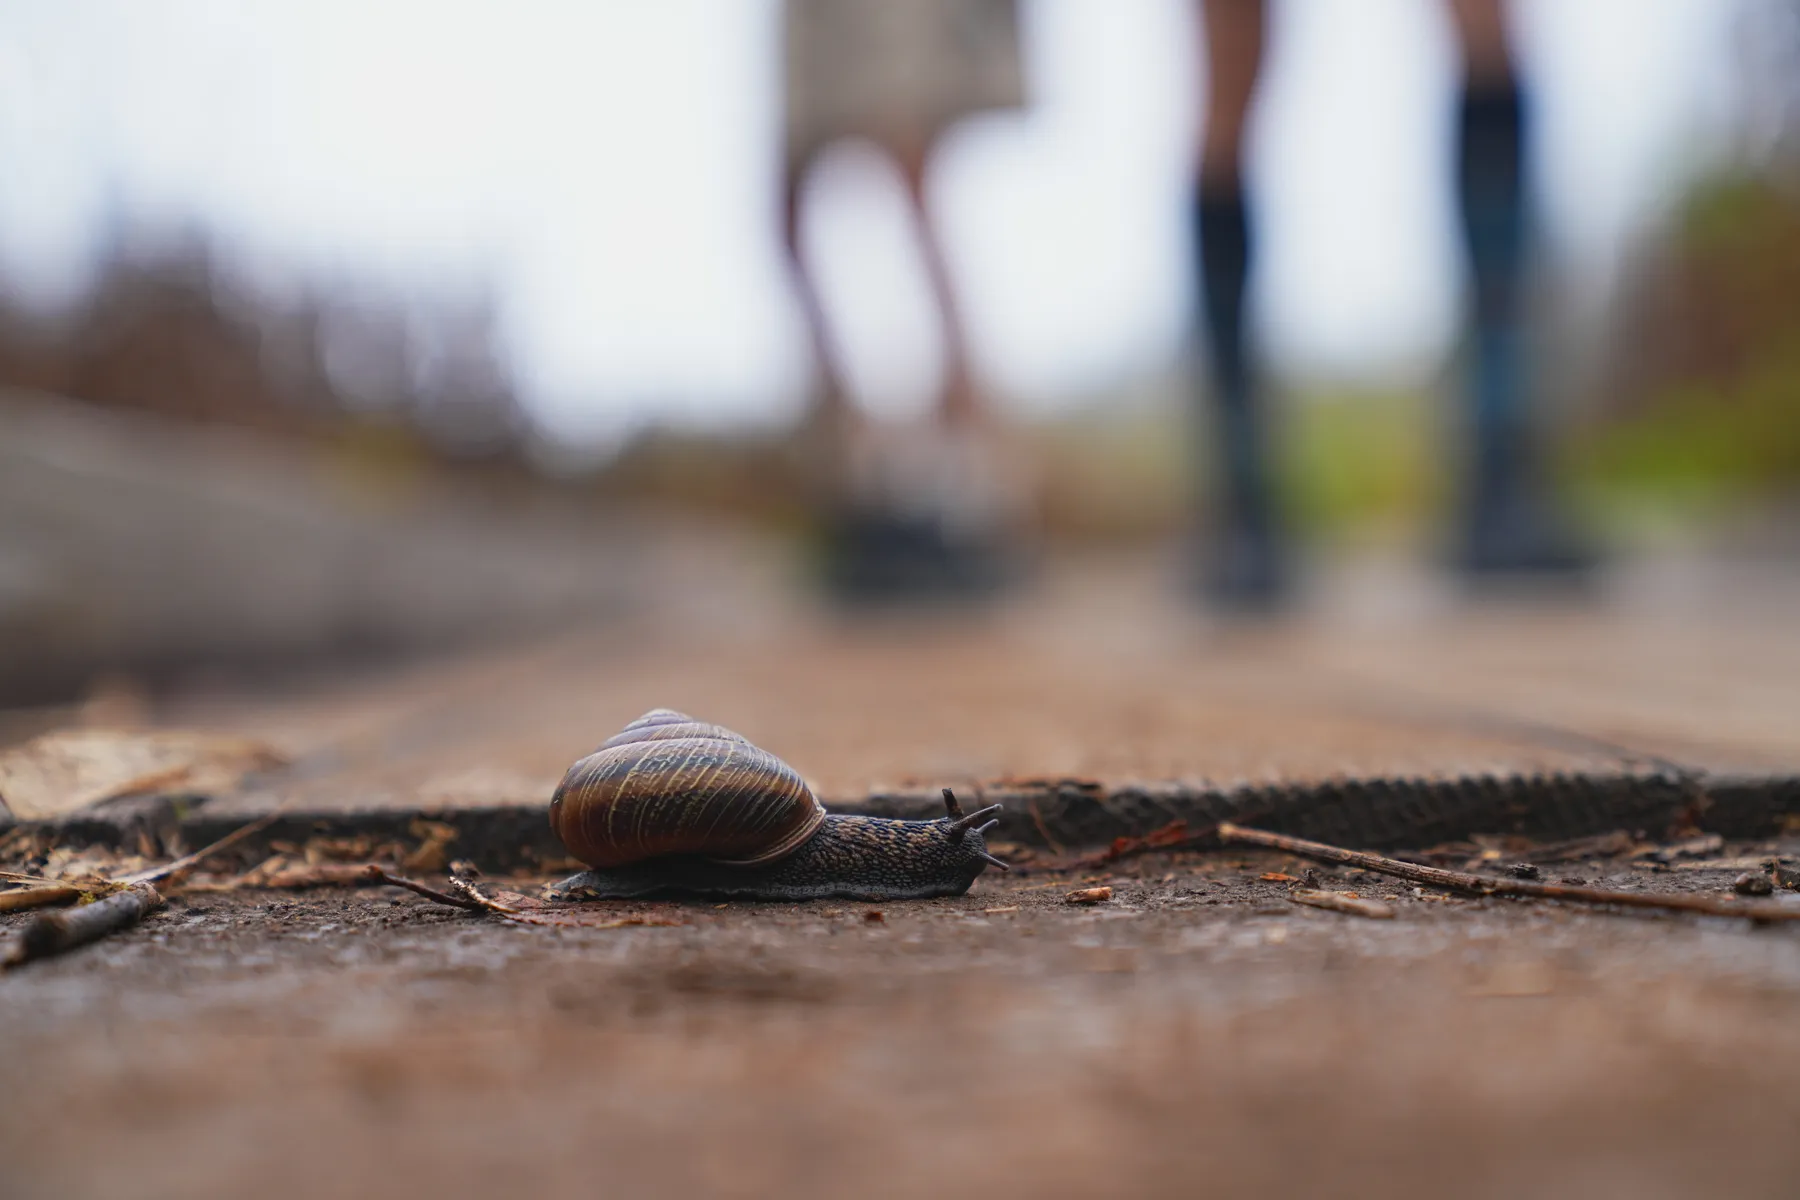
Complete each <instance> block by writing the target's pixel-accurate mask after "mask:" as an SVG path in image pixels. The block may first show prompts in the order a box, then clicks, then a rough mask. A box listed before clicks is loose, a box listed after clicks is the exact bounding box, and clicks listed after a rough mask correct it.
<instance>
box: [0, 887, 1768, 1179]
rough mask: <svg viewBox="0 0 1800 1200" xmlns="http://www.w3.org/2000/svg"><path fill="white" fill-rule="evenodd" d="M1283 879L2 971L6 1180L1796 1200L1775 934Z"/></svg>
mask: <svg viewBox="0 0 1800 1200" xmlns="http://www.w3.org/2000/svg"><path fill="white" fill-rule="evenodd" d="M1288 865H1291V864H1289V863H1287V862H1286V861H1285V860H1283V859H1280V858H1278V857H1274V856H1264V855H1260V854H1254V853H1251V854H1241V855H1237V854H1215V855H1212V856H1184V857H1181V858H1179V859H1164V860H1152V859H1145V860H1141V861H1139V862H1137V863H1135V864H1132V865H1131V867H1130V868H1129V869H1126V870H1122V871H1120V872H1117V873H1114V874H1112V875H1109V876H1107V878H1108V879H1109V880H1110V881H1111V882H1112V883H1113V885H1114V886H1115V888H1116V890H1117V895H1116V898H1115V899H1114V900H1113V901H1112V902H1111V903H1110V904H1106V905H1102V906H1096V907H1093V908H1076V907H1073V906H1070V905H1067V904H1065V903H1063V902H1062V895H1063V892H1064V890H1065V889H1066V888H1067V887H1068V886H1069V885H1070V883H1071V882H1079V881H1078V880H1073V881H1072V880H1060V881H1045V880H1043V879H1042V878H1025V879H994V878H990V877H984V878H983V879H982V880H981V881H979V882H978V884H977V886H976V888H975V890H974V891H973V892H972V893H971V894H970V895H968V896H966V897H963V898H961V899H957V900H942V901H926V902H914V903H902V904H888V905H884V906H881V908H880V910H879V911H880V912H881V917H880V918H879V919H875V918H872V917H871V916H870V913H871V911H873V906H870V905H866V904H849V903H830V902H823V903H813V904H807V905H793V906H789V905H774V906H742V905H740V906H732V907H715V906H712V905H708V904H692V905H677V904H667V905H654V906H644V905H639V906H636V907H629V906H628V907H627V908H625V909H623V910H622V911H633V912H645V911H655V912H656V913H657V914H659V915H662V916H674V917H677V918H679V919H681V920H684V921H685V922H686V924H685V925H683V926H680V927H672V928H626V929H615V930H566V929H542V928H523V927H517V926H503V925H497V924H494V923H492V922H489V921H486V920H482V919H479V918H470V917H466V916H463V915H460V914H455V913H451V912H449V911H448V910H441V909H436V908H433V907H432V906H430V905H428V904H427V903H426V902H424V901H420V900H418V899H416V898H414V897H411V896H409V895H397V894H391V893H388V892H385V891H358V892H354V893H330V894H327V893H310V894H304V895H300V896H291V897H282V898H273V902H270V901H271V898H269V897H260V898H258V899H256V900H252V899H249V898H235V897H193V898H190V899H186V900H178V901H177V902H176V903H175V904H174V905H173V906H172V907H171V908H170V910H168V911H167V912H166V913H164V914H162V915H159V916H157V917H155V918H153V919H152V920H151V921H150V922H149V923H147V924H146V925H145V926H144V927H142V928H141V929H139V930H137V931H134V932H132V933H130V934H128V935H125V936H121V937H119V938H116V939H114V940H113V941H111V942H109V943H108V944H106V945H104V946H102V947H100V948H97V949H94V950H92V951H89V952H87V953H84V954H82V955H79V956H77V957H72V958H70V959H67V960H65V961H61V962H56V963H50V964H40V965H38V966H35V967H33V968H30V969H27V970H23V971H19V972H15V973H13V974H11V975H9V976H7V977H5V978H4V979H0V1061H4V1062H5V1063H6V1064H7V1070H6V1077H7V1085H6V1087H5V1089H4V1091H3V1093H0V1111H3V1113H4V1116H3V1118H0V1164H3V1165H0V1185H3V1186H0V1191H4V1193H5V1194H6V1195H7V1196H9V1197H19V1198H21V1200H24V1198H27V1197H37V1196H43V1197H53V1196H55V1197H67V1196H74V1195H93V1194H98V1193H100V1192H102V1191H107V1192H113V1191H128V1192H129V1193H131V1194H132V1195H134V1196H143V1197H153V1196H191V1195H249V1194H256V1195H261V1196H269V1197H314V1196H324V1195H331V1196H377V1195H380V1196H403V1195H433V1194H449V1193H464V1194H466V1193H469V1192H471V1191H472V1192H477V1193H499V1192H506V1193H509V1194H535V1195H543V1194H555V1195H574V1194H581V1195H633V1196H685V1195H695V1194H718V1195H728V1196H735V1195H744V1196H752V1195H784V1196H788V1195H793V1196H844V1195H867V1196H925V1195H942V1194H975V1193H985V1194H1000V1195H1032V1196H1086V1195H1170V1196H1175V1195H1183V1196H1185V1195H1195V1194H1200V1193H1202V1192H1206V1193H1212V1194H1221V1193H1230V1194H1239V1195H1242V1194H1251V1193H1257V1194H1261V1193H1265V1192H1272V1191H1274V1190H1277V1189H1279V1190H1280V1191H1282V1192H1301V1193H1312V1192H1317V1193H1319V1194H1330V1195H1349V1194H1359V1195H1395V1194H1421V1193H1422V1192H1423V1191H1424V1190H1425V1189H1427V1188H1443V1189H1446V1190H1448V1191H1452V1192H1454V1193H1455V1194H1457V1195H1467V1196H1503V1195H1516V1194H1519V1193H1520V1192H1523V1191H1529V1192H1534V1193H1540V1194H1541V1193H1542V1192H1544V1191H1545V1190H1548V1191H1549V1192H1550V1193H1552V1194H1559V1195H1585V1194H1592V1195H1627V1196H1646V1197H1648V1196H1689V1195H1697V1194H1733V1195H1739V1196H1790V1195H1792V1194H1793V1180H1794V1178H1795V1172H1797V1171H1800V1141H1797V1140H1796V1139H1795V1138H1794V1136H1793V1131H1794V1129H1795V1127H1796V1120H1797V1119H1800V1020H1797V1019H1796V1018H1800V940H1797V938H1796V936H1795V930H1793V929H1791V928H1789V929H1762V930H1758V929H1750V928H1746V927H1744V926H1743V925H1742V924H1741V923H1735V922H1727V921H1692V920H1685V919H1658V918H1654V917H1652V918H1643V917H1621V916H1611V915H1597V914H1592V913H1583V912H1578V911H1575V910H1571V909H1565V908H1560V907H1556V906H1550V905H1537V906H1525V905H1520V904H1516V903H1504V902H1495V901H1480V902H1477V901H1460V900H1448V899H1435V898H1433V899H1426V898H1421V897H1415V896H1413V895H1412V894H1411V893H1410V891H1407V890H1403V889H1399V888H1394V887H1390V886H1389V885H1388V884H1387V883H1386V882H1385V881H1379V880H1372V879H1370V878H1368V877H1365V876H1359V875H1351V874H1340V875H1333V876H1329V877H1328V880H1327V882H1328V884H1329V885H1330V886H1333V887H1337V888H1342V889H1348V890H1358V891H1360V893H1361V894H1363V895H1369V896H1388V897H1395V899H1394V901H1393V903H1394V904H1395V906H1396V907H1397V909H1398V910H1399V914H1398V917H1397V918H1396V919H1394V920H1392V921H1368V920H1359V919H1356V918H1351V917H1345V916H1340V915H1337V914H1331V913H1320V912H1316V911H1313V910H1309V909H1302V908H1299V907H1297V906H1294V905H1292V904H1290V903H1288V902H1287V900H1286V899H1285V896H1286V891H1285V887H1284V885H1282V884H1281V883H1279V882H1263V881H1261V880H1260V879H1259V878H1258V876H1259V875H1260V874H1261V873H1262V872H1263V871H1265V870H1268V869H1271V868H1279V867H1282V866H1288ZM1577 871H1579V872H1580V873H1581V874H1582V875H1584V876H1585V877H1587V878H1589V879H1593V880H1596V881H1605V882H1608V883H1610V884H1614V885H1617V886H1626V887H1656V888H1667V887H1680V888H1686V889H1702V890H1716V889H1720V888H1722V887H1724V886H1726V885H1727V884H1728V882H1729V877H1730V873H1729V872H1720V871H1671V872H1666V873H1652V872H1647V871H1644V870H1641V869H1635V868H1632V867H1631V866H1629V865H1628V864H1625V863H1611V864H1593V863H1586V864H1580V865H1579V866H1578V867H1577V866H1571V867H1569V868H1568V869H1567V870H1565V871H1562V872H1561V874H1565V875H1566V874H1572V873H1575V872H1577Z"/></svg>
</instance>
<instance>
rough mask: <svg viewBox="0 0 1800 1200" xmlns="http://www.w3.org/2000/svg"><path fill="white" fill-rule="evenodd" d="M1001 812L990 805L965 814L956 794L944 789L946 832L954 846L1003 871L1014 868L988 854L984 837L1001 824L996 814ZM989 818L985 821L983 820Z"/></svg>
mask: <svg viewBox="0 0 1800 1200" xmlns="http://www.w3.org/2000/svg"><path fill="white" fill-rule="evenodd" d="M999 811H1000V806H999V805H998V804H990V805H988V806H987V807H986V808H978V809H976V810H975V811H974V812H972V813H965V812H963V808H962V805H961V804H959V803H958V802H957V799H956V793H955V792H953V791H951V790H950V789H949V788H945V789H944V817H943V821H944V832H945V833H946V834H948V835H949V837H950V841H951V843H952V844H958V843H960V844H961V845H962V848H963V849H964V850H966V851H967V852H968V853H970V854H972V855H974V856H975V857H976V858H979V859H981V860H982V861H983V862H985V863H987V864H988V865H989V866H994V867H999V868H1000V869H1001V870H1002V871H1010V870H1012V868H1011V867H1010V866H1008V865H1007V864H1006V863H1005V862H1003V861H1002V860H1000V859H998V858H995V857H994V856H993V855H992V854H989V853H988V850H987V846H986V845H985V844H984V843H983V842H982V840H981V839H982V836H983V835H984V834H986V833H987V831H988V830H990V829H992V828H993V827H994V826H996V825H998V824H999V823H1000V821H999V819H998V818H996V817H994V814H995V813H997V812H999ZM983 817H987V818H989V819H988V820H986V821H983V820H982V818H983Z"/></svg>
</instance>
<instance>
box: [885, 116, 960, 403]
mask: <svg viewBox="0 0 1800 1200" xmlns="http://www.w3.org/2000/svg"><path fill="white" fill-rule="evenodd" d="M896 157H897V159H898V161H899V165H900V173H901V176H902V177H903V178H904V179H905V181H906V195H907V199H908V200H909V201H910V203H911V208H912V217H913V227H914V230H915V231H916V233H917V236H918V239H919V247H920V250H921V253H922V255H923V257H924V260H925V274H926V278H927V280H928V281H929V283H930V285H931V294H932V299H933V301H934V302H935V303H936V306H937V315H938V326H939V330H940V332H941V335H942V337H943V344H944V380H943V386H942V388H941V389H940V391H939V393H938V410H937V417H938V419H939V420H940V421H941V422H942V423H943V424H944V425H945V426H947V427H951V428H959V427H964V426H968V425H973V424H976V423H977V422H978V419H979V418H980V416H981V412H980V401H979V399H978V396H977V393H976V389H975V376H974V371H973V370H972V369H971V366H970V361H969V339H968V329H967V326H966V325H965V323H964V321H963V315H962V306H961V304H960V303H959V302H958V299H957V294H956V283H955V280H953V279H952V278H951V276H950V265H949V262H948V260H947V259H946V257H945V255H944V243H943V239H942V238H941V237H940V236H939V235H938V229H937V224H936V222H935V221H933V220H932V217H931V206H930V205H929V203H927V200H926V196H925V174H926V171H925V168H926V162H927V160H928V158H929V148H928V147H925V146H911V147H907V148H906V149H904V150H903V151H901V152H900V153H899V154H898V155H897V156H896Z"/></svg>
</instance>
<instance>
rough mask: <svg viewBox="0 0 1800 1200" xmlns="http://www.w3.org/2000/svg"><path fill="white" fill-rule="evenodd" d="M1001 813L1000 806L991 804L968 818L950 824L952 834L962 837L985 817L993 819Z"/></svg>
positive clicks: (970, 814) (963, 817) (977, 810)
mask: <svg viewBox="0 0 1800 1200" xmlns="http://www.w3.org/2000/svg"><path fill="white" fill-rule="evenodd" d="M999 811H1000V806H999V805H998V804H990V805H988V806H987V807H986V808H978V809H976V810H975V811H974V812H972V813H969V814H968V815H966V816H959V817H957V818H956V819H955V820H954V821H951V822H950V832H951V833H952V834H958V835H960V834H962V833H964V832H965V831H967V830H969V829H971V828H973V827H974V825H975V824H976V823H977V822H979V821H980V820H981V819H982V818H983V817H991V816H993V815H994V814H995V813H997V812H999Z"/></svg>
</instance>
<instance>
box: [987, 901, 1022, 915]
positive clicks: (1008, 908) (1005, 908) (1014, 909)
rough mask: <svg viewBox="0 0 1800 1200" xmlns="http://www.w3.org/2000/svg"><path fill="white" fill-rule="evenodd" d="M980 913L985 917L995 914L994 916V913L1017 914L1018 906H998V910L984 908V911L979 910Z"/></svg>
mask: <svg viewBox="0 0 1800 1200" xmlns="http://www.w3.org/2000/svg"><path fill="white" fill-rule="evenodd" d="M981 911H982V912H983V913H984V914H986V915H987V916H990V917H991V916H993V915H995V914H996V913H1015V912H1018V911H1019V906H1018V905H1016V904H1002V905H1001V906H1000V907H999V908H984V909H982V910H981Z"/></svg>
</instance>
